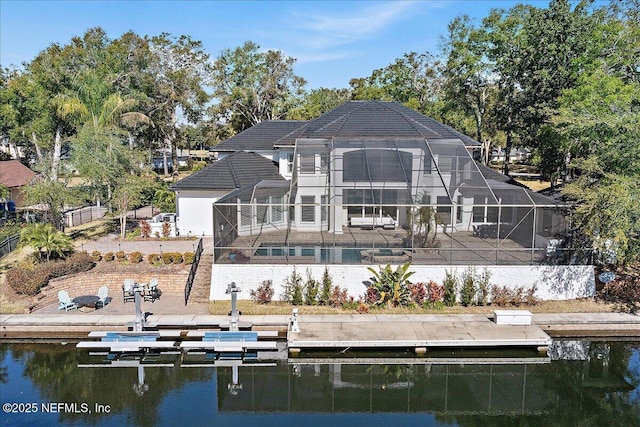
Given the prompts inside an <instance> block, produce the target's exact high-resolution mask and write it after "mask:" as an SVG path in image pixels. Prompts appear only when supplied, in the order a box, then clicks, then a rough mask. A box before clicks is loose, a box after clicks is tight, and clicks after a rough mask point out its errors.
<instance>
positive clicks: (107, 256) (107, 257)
mask: <svg viewBox="0 0 640 427" xmlns="http://www.w3.org/2000/svg"><path fill="white" fill-rule="evenodd" d="M114 258H115V255H114V254H113V252H106V253H105V254H104V258H103V259H104V260H105V261H107V262H111V261H113V259H114Z"/></svg>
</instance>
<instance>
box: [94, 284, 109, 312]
mask: <svg viewBox="0 0 640 427" xmlns="http://www.w3.org/2000/svg"><path fill="white" fill-rule="evenodd" d="M98 297H100V299H99V300H98V302H97V303H96V308H99V307H104V306H105V305H107V303H108V301H107V300H108V299H109V288H108V287H106V286H100V289H98Z"/></svg>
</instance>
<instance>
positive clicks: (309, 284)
mask: <svg viewBox="0 0 640 427" xmlns="http://www.w3.org/2000/svg"><path fill="white" fill-rule="evenodd" d="M319 289H320V284H319V283H318V281H317V280H316V279H314V278H313V277H311V270H310V269H308V268H307V281H306V282H305V284H304V303H305V304H306V305H316V304H318V291H319Z"/></svg>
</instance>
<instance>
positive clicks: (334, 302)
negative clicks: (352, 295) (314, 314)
mask: <svg viewBox="0 0 640 427" xmlns="http://www.w3.org/2000/svg"><path fill="white" fill-rule="evenodd" d="M347 301H349V298H348V296H347V290H346V289H341V288H340V286H337V285H336V286H334V287H333V289H332V290H331V297H330V298H329V305H330V306H331V307H336V308H340V307H343V306H344V305H345V304H346V303H347Z"/></svg>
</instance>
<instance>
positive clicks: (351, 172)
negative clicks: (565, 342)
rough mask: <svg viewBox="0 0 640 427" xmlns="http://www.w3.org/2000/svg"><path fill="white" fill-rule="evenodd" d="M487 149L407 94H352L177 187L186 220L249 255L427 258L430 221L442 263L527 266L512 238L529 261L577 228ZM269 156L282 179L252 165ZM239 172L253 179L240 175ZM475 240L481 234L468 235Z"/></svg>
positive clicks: (184, 226) (226, 146) (245, 135)
mask: <svg viewBox="0 0 640 427" xmlns="http://www.w3.org/2000/svg"><path fill="white" fill-rule="evenodd" d="M479 148H480V144H479V143H478V142H477V141H474V140H473V139H471V138H469V137H468V136H466V135H463V134H461V133H459V132H457V131H455V130H454V129H452V128H450V127H449V126H446V125H443V124H441V123H438V122H436V121H435V120H433V119H431V118H429V117H426V116H424V115H422V114H420V113H418V112H416V111H414V110H412V109H409V108H407V107H404V106H403V105H401V104H399V103H396V102H382V101H351V102H347V103H345V104H343V105H341V106H339V107H337V108H335V109H334V110H331V111H329V112H328V113H326V114H324V115H322V116H320V117H318V118H316V119H314V120H311V121H270V122H264V123H260V124H258V125H256V126H253V127H252V128H250V129H248V130H246V131H244V132H242V133H240V134H238V135H235V136H234V137H232V138H229V139H228V140H226V141H224V142H222V143H220V144H218V146H216V151H217V152H218V155H219V157H220V159H221V160H219V161H218V162H215V163H214V164H212V165H210V166H209V167H207V168H206V169H205V170H203V171H201V172H199V173H198V174H194V175H193V176H191V177H188V178H186V179H184V180H182V181H180V182H178V183H176V184H175V185H174V186H172V189H174V190H176V192H177V193H178V197H177V199H178V224H179V225H178V228H179V230H180V233H181V234H183V233H184V234H197V235H200V234H201V233H202V234H204V235H211V234H213V236H214V242H215V245H216V247H218V248H220V250H219V251H217V252H216V255H217V256H219V255H220V254H222V253H224V252H225V251H231V250H234V248H240V247H242V250H243V251H244V253H245V255H247V256H248V257H249V258H252V257H254V256H255V255H256V254H266V255H273V254H284V255H285V256H286V255H287V254H300V253H303V252H305V250H306V252H305V253H307V254H308V255H310V256H311V254H312V252H313V256H314V257H315V260H316V261H328V260H331V261H335V260H342V259H343V258H342V255H341V254H340V252H339V251H340V250H341V249H344V248H346V247H349V248H353V250H355V251H356V254H355V255H354V254H351V255H350V257H351V258H352V259H353V258H356V260H357V261H358V262H359V260H360V255H362V256H363V257H369V259H371V260H372V261H373V260H375V253H374V252H375V251H374V249H375V248H376V247H385V248H397V250H395V249H394V250H393V251H392V252H390V255H389V257H388V259H395V260H397V261H400V260H405V259H412V260H413V261H414V262H417V261H418V259H419V258H420V257H419V256H418V255H424V252H425V251H422V252H421V253H420V254H419V253H418V252H419V251H418V249H420V248H425V247H427V246H425V245H426V243H424V242H422V243H417V241H418V240H419V239H417V238H416V235H417V234H418V233H421V232H424V230H427V229H429V230H432V232H433V233H434V235H433V239H437V240H438V241H437V242H436V241H434V240H432V241H430V242H429V243H428V244H429V245H433V246H437V247H441V248H443V249H440V250H438V252H439V253H440V254H444V255H442V256H440V257H439V258H437V259H435V258H434V262H440V263H446V262H449V263H451V262H454V258H455V256H457V255H458V252H459V253H463V252H465V251H466V252H465V257H466V258H464V259H462V258H461V261H466V260H467V259H468V258H469V259H470V258H473V256H471V255H469V254H472V253H473V255H474V256H475V254H478V253H482V252H481V251H486V254H483V257H476V258H478V260H479V262H482V261H485V262H486V261H487V259H488V260H489V262H498V263H500V262H515V261H510V259H508V258H509V257H504V258H505V259H504V260H503V259H501V258H500V257H502V255H500V254H498V252H499V251H502V250H504V249H502V247H501V245H502V246H507V247H509V245H507V244H504V245H503V242H504V241H507V240H508V241H510V242H512V243H513V247H512V249H513V251H514V252H513V253H512V254H516V255H518V256H520V258H519V259H518V261H517V262H520V263H522V262H523V260H524V262H525V263H526V262H532V258H533V256H534V250H535V249H540V248H544V247H545V245H546V243H547V242H548V240H549V239H550V238H552V237H555V236H557V235H558V234H563V233H564V232H565V230H564V227H565V222H564V219H563V218H562V216H561V215H558V214H557V212H556V211H555V210H556V209H557V208H559V207H560V206H559V205H558V203H557V202H556V201H554V200H551V199H548V198H546V197H544V196H541V195H539V194H537V193H533V192H531V191H529V190H527V189H525V188H523V187H522V186H519V185H515V181H513V180H511V179H510V178H509V177H507V176H504V175H501V174H499V173H497V172H495V171H493V170H491V169H489V168H486V167H484V166H482V165H479V164H478V163H477V162H476V161H475V160H474V156H475V154H476V152H477V150H478V149H479ZM258 158H262V159H263V161H266V162H268V163H269V164H270V165H273V169H271V168H270V169H269V171H270V173H272V174H271V175H269V174H265V173H264V171H263V170H261V169H259V168H256V167H255V166H253V165H252V164H251V163H247V161H248V160H249V159H250V160H251V161H252V162H255V161H257V159H258ZM230 165H233V167H232V168H230ZM237 170H241V171H244V172H249V174H250V177H251V179H247V180H246V181H245V182H243V183H240V182H237V181H232V180H231V177H233V172H232V171H237ZM205 171H206V172H205ZM274 172H275V173H274ZM267 175H269V176H267ZM274 178H278V180H276V181H274ZM232 184H233V185H232ZM214 202H215V203H214ZM212 204H213V214H212V213H211V212H212V211H211V206H212ZM431 212H432V213H431ZM419 216H422V217H421V219H420V218H419ZM421 221H422V223H420V222H421ZM212 223H213V226H211V224H212ZM371 229H373V230H378V229H379V230H388V232H387V233H386V234H384V235H382V233H378V234H381V235H382V237H381V238H380V241H376V240H375V238H374V237H372V236H373V235H370V236H366V235H365V236H364V237H362V238H361V237H359V236H356V234H357V233H358V232H359V230H371ZM183 230H184V232H183ZM399 230H404V231H405V233H402V232H400V231H399ZM443 232H444V233H447V234H443ZM438 233H440V234H439V235H438ZM343 235H344V237H341V236H343ZM436 235H437V237H436ZM375 236H377V234H376V235H375ZM466 236H472V237H474V238H477V239H478V240H471V242H470V243H464V242H463V239H464V238H466ZM376 238H377V237H376ZM480 239H492V240H490V242H491V245H492V246H487V247H485V246H482V245H484V243H485V240H480ZM381 242H382V243H381ZM476 245H477V247H476ZM329 246H331V248H329ZM292 247H295V250H292V249H290V248H292ZM287 248H289V249H287ZM305 248H306V249H305ZM336 248H338V249H336ZM454 248H455V249H454ZM329 249H331V250H333V251H334V252H336V253H334V254H333V255H331V256H328V255H327V251H329ZM323 251H324V252H323ZM456 251H457V252H456ZM474 251H475V252H474ZM517 251H523V253H519V254H518V253H517ZM493 252H495V253H496V255H495V256H493V255H490V253H491V254H492V253H493ZM344 253H345V252H343V254H344ZM484 255H486V256H484ZM498 255H500V256H498ZM521 255H524V256H521ZM480 259H481V260H482V261H480ZM527 259H529V261H527ZM425 260H426V257H424V256H423V257H422V261H425ZM427 261H428V260H427ZM425 262H426V261H425Z"/></svg>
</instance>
